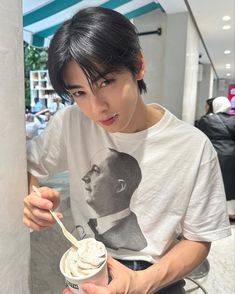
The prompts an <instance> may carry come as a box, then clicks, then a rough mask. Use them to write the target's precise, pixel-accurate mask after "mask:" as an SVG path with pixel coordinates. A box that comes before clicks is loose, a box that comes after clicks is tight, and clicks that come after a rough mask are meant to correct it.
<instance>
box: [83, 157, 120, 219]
mask: <svg viewBox="0 0 235 294" xmlns="http://www.w3.org/2000/svg"><path fill="white" fill-rule="evenodd" d="M108 160H109V159H108V158H106V159H105V160H104V161H102V162H101V163H100V164H99V165H96V164H94V165H93V166H92V167H91V169H90V170H89V171H88V172H87V173H86V175H85V176H84V177H83V178H82V180H83V181H84V182H85V189H86V191H87V198H86V201H87V203H88V204H89V205H90V206H91V207H92V208H93V209H94V210H95V211H96V212H97V213H98V214H101V215H102V210H103V209H104V206H105V209H107V206H108V204H107V202H108V201H112V199H111V198H112V197H113V196H115V194H116V184H117V180H116V179H115V178H113V177H112V176H111V173H110V168H109V165H108ZM104 203H105V205H104Z"/></svg>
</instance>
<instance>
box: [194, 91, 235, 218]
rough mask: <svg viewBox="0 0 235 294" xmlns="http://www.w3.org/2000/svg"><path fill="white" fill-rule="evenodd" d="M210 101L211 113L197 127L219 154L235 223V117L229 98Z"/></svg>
mask: <svg viewBox="0 0 235 294" xmlns="http://www.w3.org/2000/svg"><path fill="white" fill-rule="evenodd" d="M209 100H210V101H209V104H208V102H207V104H208V111H209V112H207V113H208V114H206V115H203V116H202V117H201V118H200V119H199V120H198V121H197V123H196V127H197V128H199V129H200V130H201V131H202V132H204V133H205V134H206V135H207V136H208V138H209V139H210V140H211V143H212V144H213V146H214V148H215V150H216V151H217V153H218V158H219V162H220V167H221V171H222V175H223V181H224V187H225V193H226V199H227V207H228V213H229V217H230V220H231V221H235V116H231V115H229V111H230V108H231V104H230V101H229V99H228V98H227V97H222V96H221V97H216V98H213V99H212V100H211V99H209ZM207 101H208V100H207ZM210 102H211V105H210ZM210 107H211V112H210Z"/></svg>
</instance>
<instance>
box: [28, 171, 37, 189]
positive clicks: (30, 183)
mask: <svg viewBox="0 0 235 294" xmlns="http://www.w3.org/2000/svg"><path fill="white" fill-rule="evenodd" d="M32 186H36V187H39V183H38V180H37V178H35V177H34V176H33V175H32V174H30V173H29V172H28V192H29V193H31V192H32Z"/></svg>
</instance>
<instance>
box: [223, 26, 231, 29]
mask: <svg viewBox="0 0 235 294" xmlns="http://www.w3.org/2000/svg"><path fill="white" fill-rule="evenodd" d="M222 29H223V30H230V29H231V26H230V25H226V26H223V27H222Z"/></svg>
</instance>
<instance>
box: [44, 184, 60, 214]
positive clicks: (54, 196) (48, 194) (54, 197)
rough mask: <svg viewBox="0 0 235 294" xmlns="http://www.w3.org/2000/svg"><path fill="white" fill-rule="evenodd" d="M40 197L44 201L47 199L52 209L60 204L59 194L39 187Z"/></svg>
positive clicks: (50, 189) (53, 190)
mask: <svg viewBox="0 0 235 294" xmlns="http://www.w3.org/2000/svg"><path fill="white" fill-rule="evenodd" d="M39 191H40V193H41V197H42V198H44V199H48V200H50V201H51V202H52V203H53V208H54V209H55V208H57V207H58V206H59V204H60V194H59V192H58V191H57V190H55V189H52V188H48V187H41V188H40V190H39Z"/></svg>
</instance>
